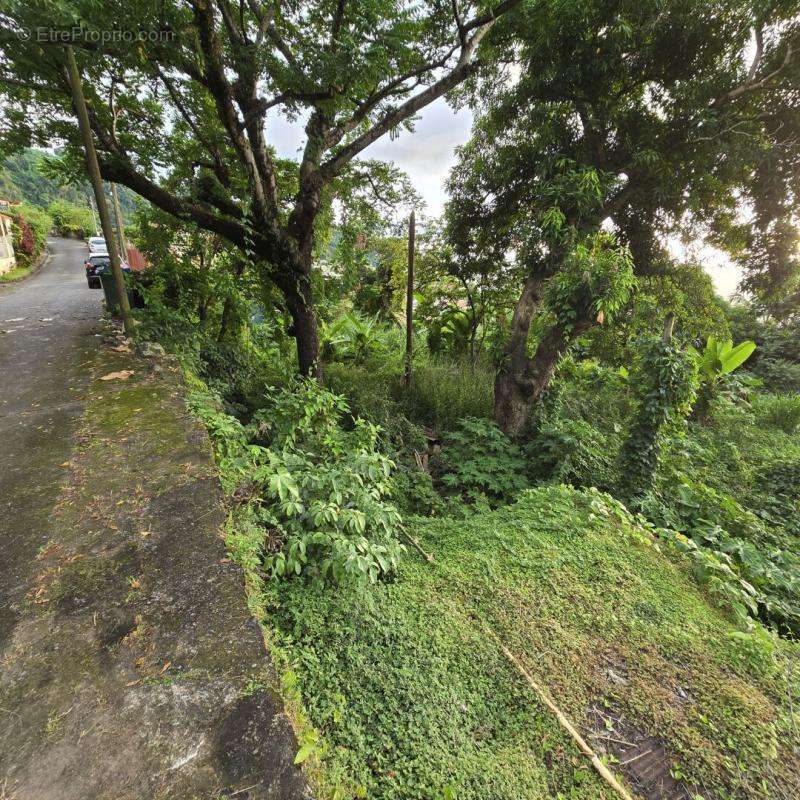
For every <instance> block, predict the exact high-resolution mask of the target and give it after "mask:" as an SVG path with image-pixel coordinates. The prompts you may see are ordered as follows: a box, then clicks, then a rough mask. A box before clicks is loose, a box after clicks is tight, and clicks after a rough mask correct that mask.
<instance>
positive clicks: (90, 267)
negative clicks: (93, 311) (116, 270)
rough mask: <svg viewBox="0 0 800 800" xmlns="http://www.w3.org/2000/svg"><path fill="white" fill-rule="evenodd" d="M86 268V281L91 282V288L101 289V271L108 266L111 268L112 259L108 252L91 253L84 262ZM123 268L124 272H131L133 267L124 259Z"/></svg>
mask: <svg viewBox="0 0 800 800" xmlns="http://www.w3.org/2000/svg"><path fill="white" fill-rule="evenodd" d="M83 266H84V268H85V269H86V283H88V284H89V288H90V289H100V288H102V287H101V285H100V273H101V272H102V271H103V270H104V269H105V268H106V267H108V268H109V269H110V268H111V259H110V258H109V255H108V253H91V254H90V255H89V256H88V258H87V259H86V261H84V262H83ZM122 269H123V271H124V272H130V271H131V268H130V267H129V266H128V265H127V264H126V263H125V262H124V261H123V262H122Z"/></svg>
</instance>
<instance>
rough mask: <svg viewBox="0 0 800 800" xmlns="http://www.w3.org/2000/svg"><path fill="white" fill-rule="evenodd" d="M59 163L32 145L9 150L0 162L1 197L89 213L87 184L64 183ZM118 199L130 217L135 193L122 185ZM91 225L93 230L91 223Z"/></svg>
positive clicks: (123, 210)
mask: <svg viewBox="0 0 800 800" xmlns="http://www.w3.org/2000/svg"><path fill="white" fill-rule="evenodd" d="M59 164H60V162H59V159H58V157H57V156H54V155H52V154H49V153H46V152H44V151H43V150H38V149H36V148H34V147H29V148H25V149H24V150H22V151H19V152H14V153H12V154H11V155H9V156H7V157H6V158H5V159H4V160H3V162H2V164H0V198H3V199H6V200H24V201H25V202H27V203H30V204H32V205H35V206H38V207H39V208H48V207H49V206H51V204H53V203H55V204H56V207H62V208H63V207H68V208H70V207H75V208H76V209H80V210H81V212H82V213H84V214H86V213H89V214H90V213H91V206H90V201H89V197H90V195H91V189H90V188H89V185H88V183H83V182H81V183H76V182H67V181H66V180H65V178H64V175H63V174H62V173H61V172H60V171H59ZM119 202H120V206H121V207H122V213H123V215H124V216H125V217H126V218H127V217H129V216H131V215H132V214H133V212H134V210H135V209H136V201H135V195H134V194H133V193H132V192H130V191H129V190H128V189H127V188H125V187H121V188H120V190H119ZM84 209H85V211H84ZM73 213H76V212H73ZM90 228H91V232H92V233H94V225H90ZM87 235H88V234H87Z"/></svg>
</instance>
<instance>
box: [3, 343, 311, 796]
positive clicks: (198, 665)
mask: <svg viewBox="0 0 800 800" xmlns="http://www.w3.org/2000/svg"><path fill="white" fill-rule="evenodd" d="M94 369H95V378H96V379H95V381H94V382H93V383H92V385H91V388H90V398H89V402H88V403H87V411H86V414H85V415H84V421H83V422H84V425H83V428H82V431H81V434H80V435H79V437H78V439H79V441H77V442H76V446H75V448H74V453H73V457H72V458H71V459H70V477H69V479H68V480H67V482H66V485H65V487H64V490H63V491H62V493H61V497H60V498H59V502H58V504H57V506H56V509H55V510H54V517H56V518H57V524H55V525H54V526H53V527H54V531H57V535H53V536H52V538H51V541H52V543H53V547H52V549H51V550H50V552H47V553H45V554H44V555H43V557H42V559H41V560H42V568H41V570H40V572H39V573H38V574H37V576H35V579H34V583H33V585H32V586H31V590H32V596H36V597H37V598H40V599H37V600H36V601H35V602H36V603H39V602H40V600H41V603H42V605H43V606H44V607H43V608H41V607H40V608H36V607H35V606H33V605H32V606H31V608H30V609H29V611H28V612H26V614H25V615H24V618H23V619H22V620H21V621H20V623H19V625H18V626H17V628H16V629H15V631H14V641H13V642H12V643H11V647H10V648H9V649H8V650H7V651H6V656H7V657H6V658H5V660H4V664H3V672H2V680H1V683H2V686H0V688H1V689H2V693H0V694H1V695H2V696H3V698H4V702H5V703H9V702H11V703H12V704H14V707H13V710H12V711H13V714H14V715H15V716H14V720H15V724H14V725H13V728H14V729H15V730H13V731H9V734H10V735H9V738H8V741H13V742H14V743H15V744H14V747H13V751H11V750H10V751H9V752H8V753H6V754H4V755H3V757H2V758H0V776H3V777H4V780H5V781H6V783H5V784H4V790H8V791H12V790H13V792H14V794H13V795H12V796H14V797H15V798H18V799H19V800H22V799H23V798H36V800H44V799H45V798H50V797H52V798H56V797H57V798H59V800H61V799H62V798H63V799H64V800H66V799H67V798H72V797H74V798H111V797H113V798H115V800H116V799H117V798H120V799H121V798H145V797H154V798H155V797H158V798H162V797H163V798H187V799H188V798H217V797H223V796H226V795H229V794H230V793H232V792H236V796H237V797H242V798H250V799H251V800H257V799H258V798H287V800H288V799H289V798H299V797H306V796H308V790H307V788H306V785H305V781H304V780H303V778H302V775H301V774H300V773H299V771H298V769H297V768H296V767H295V766H294V765H293V758H294V753H295V751H296V743H295V741H294V737H293V734H292V731H291V727H290V725H289V723H288V721H287V719H286V716H285V714H284V713H283V708H282V704H281V702H280V700H279V698H278V696H277V694H276V693H275V692H274V691H273V687H272V686H271V685H270V684H271V682H272V680H273V679H274V671H273V670H272V669H271V665H270V662H269V659H268V655H267V653H266V651H265V647H264V642H263V639H262V636H261V630H260V626H259V625H258V624H257V623H256V622H255V621H254V620H253V619H252V618H251V616H250V614H249V612H248V610H247V607H246V602H245V593H244V576H243V574H242V572H241V570H240V569H239V568H238V567H237V566H236V565H234V564H232V563H231V562H230V560H229V559H227V557H226V552H225V547H224V544H223V541H222V538H221V531H222V526H223V524H224V521H225V517H226V514H225V510H224V507H223V504H222V495H221V490H220V487H219V481H218V479H217V476H216V471H215V467H214V464H213V459H212V457H211V447H210V442H209V440H208V436H207V433H206V431H205V428H204V427H203V426H202V424H201V423H200V422H199V421H198V420H196V419H194V418H193V417H191V416H190V415H189V414H188V412H187V411H186V409H185V405H184V402H183V398H184V395H185V385H184V383H183V381H182V379H181V377H180V373H179V371H178V370H177V369H176V368H174V367H169V366H165V365H163V364H162V365H153V364H152V362H151V364H150V365H149V366H148V365H147V363H146V362H145V361H144V360H142V359H139V358H137V357H136V356H134V355H133V354H131V353H124V352H113V353H112V352H110V351H109V350H104V351H102V352H101V353H99V354H98V358H97V360H96V363H95V365H94ZM122 369H130V370H133V372H134V374H135V375H136V377H134V378H131V379H130V380H129V381H124V382H123V381H119V382H117V381H109V382H108V383H101V382H100V381H99V380H97V378H98V377H99V376H100V375H102V374H104V373H107V372H111V371H119V370H122ZM146 396H149V398H150V400H151V401H152V404H151V408H148V409H147V411H146V412H145V413H140V414H137V415H130V419H129V421H128V422H126V423H125V427H124V430H122V431H120V436H119V437H118V438H119V441H115V440H113V439H111V438H110V437H107V436H105V434H108V433H109V432H111V431H110V430H109V428H108V423H109V421H112V422H113V421H115V420H119V419H123V420H124V419H126V415H125V413H122V414H121V416H120V412H121V411H122V412H124V409H125V408H126V407H130V405H131V402H133V403H137V404H138V403H141V402H142V397H146ZM98 409H101V412H98ZM138 410H139V411H141V408H140V409H138ZM115 413H116V416H115ZM171 423H173V424H174V426H173V427H172V429H170V428H171ZM115 424H116V423H115ZM111 427H112V428H113V427H114V425H112V426H111ZM122 433H124V436H123V435H121V434H122ZM175 434H178V436H177V438H176V436H175ZM107 470H110V471H109V472H107ZM133 486H135V492H133V493H132V492H131V488H132V487H133ZM87 487H88V491H87ZM98 490H99V491H98ZM132 494H134V495H136V498H135V499H136V502H133V501H132V499H131V495H132ZM76 565H78V566H76ZM87 587H89V588H90V590H87ZM40 589H43V593H41V594H40V595H36V594H35V593H36V592H38V591H39V590H40ZM65 664H73V665H79V667H80V668H79V670H78V671H77V672H72V671H71V670H67V669H65ZM34 697H35V698H36V702H37V703H38V704H39V705H38V706H34V705H32V699H33V698H34ZM43 715H44V716H43ZM43 723H44V724H43Z"/></svg>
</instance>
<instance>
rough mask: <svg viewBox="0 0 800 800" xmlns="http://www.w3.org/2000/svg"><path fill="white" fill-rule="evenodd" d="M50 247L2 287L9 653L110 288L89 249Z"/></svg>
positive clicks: (1, 459) (3, 593) (1, 608)
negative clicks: (96, 280)
mask: <svg viewBox="0 0 800 800" xmlns="http://www.w3.org/2000/svg"><path fill="white" fill-rule="evenodd" d="M49 247H50V250H51V252H52V257H51V258H50V260H49V261H48V263H47V264H46V265H45V266H44V267H43V268H42V269H41V270H39V272H37V273H36V274H35V275H33V276H32V277H30V278H28V279H27V280H24V281H22V282H20V283H14V284H6V285H0V647H2V645H3V642H4V641H5V639H6V638H7V637H8V635H9V634H10V633H11V631H12V630H13V628H14V626H15V624H16V621H17V618H18V617H19V613H20V608H21V605H20V604H21V603H22V602H23V601H24V596H25V590H26V582H27V578H28V577H29V575H30V574H31V572H32V570H33V568H34V566H35V563H36V561H35V559H36V554H37V552H38V550H39V548H40V547H41V545H42V543H43V542H45V541H46V540H47V539H48V531H49V525H50V511H51V509H52V507H53V504H54V502H55V500H56V497H57V494H58V489H59V484H60V482H61V481H60V476H61V474H62V472H63V468H62V467H60V466H59V465H60V464H63V463H64V462H65V461H66V460H67V459H68V458H69V453H70V438H71V435H72V433H73V431H74V429H75V426H76V425H77V422H78V420H79V418H80V415H81V413H82V411H83V404H82V396H83V390H84V388H85V386H86V382H87V381H88V379H89V374H88V371H87V370H85V369H84V370H82V369H81V366H82V365H83V364H84V363H85V362H86V360H87V358H88V357H89V356H90V355H91V352H92V350H93V348H94V347H95V344H96V342H97V341H98V340H97V338H96V336H95V334H96V333H97V332H98V330H99V319H100V314H101V311H102V292H99V291H92V290H91V289H89V288H88V286H87V285H86V278H85V276H84V272H83V267H82V264H83V256H84V254H85V253H86V245H85V244H84V243H83V242H77V241H74V240H71V239H52V240H50V241H49ZM1 723H2V720H0V724H1Z"/></svg>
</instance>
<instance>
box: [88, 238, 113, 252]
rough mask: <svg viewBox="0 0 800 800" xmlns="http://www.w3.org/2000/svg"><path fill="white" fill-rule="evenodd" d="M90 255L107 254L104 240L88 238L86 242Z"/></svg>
mask: <svg viewBox="0 0 800 800" xmlns="http://www.w3.org/2000/svg"><path fill="white" fill-rule="evenodd" d="M86 243H87V244H88V245H89V252H90V253H107V252H108V248H107V247H106V240H105V239H104V238H103V237H102V236H90V237H89V239H88V240H87V242H86Z"/></svg>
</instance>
